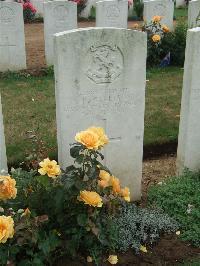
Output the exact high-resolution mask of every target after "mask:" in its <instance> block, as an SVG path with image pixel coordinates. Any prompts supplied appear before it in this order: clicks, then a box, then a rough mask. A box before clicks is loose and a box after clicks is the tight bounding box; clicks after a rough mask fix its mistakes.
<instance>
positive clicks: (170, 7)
mask: <svg viewBox="0 0 200 266" xmlns="http://www.w3.org/2000/svg"><path fill="white" fill-rule="evenodd" d="M154 16H161V17H162V19H161V23H162V24H165V25H166V26H168V27H169V28H170V30H173V18H174V2H173V1H171V0H152V1H145V2H144V13H143V17H144V20H145V21H146V22H147V23H149V22H151V20H152V18H153V17H154Z"/></svg>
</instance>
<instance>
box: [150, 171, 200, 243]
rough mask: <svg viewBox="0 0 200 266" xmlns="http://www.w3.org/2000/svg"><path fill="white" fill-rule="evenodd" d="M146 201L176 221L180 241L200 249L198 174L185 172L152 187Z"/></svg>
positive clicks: (199, 179) (199, 187) (199, 181)
mask: <svg viewBox="0 0 200 266" xmlns="http://www.w3.org/2000/svg"><path fill="white" fill-rule="evenodd" d="M148 199H149V203H150V204H151V205H153V206H156V207H158V208H161V209H163V210H164V212H165V213H167V214H168V215H169V216H171V217H173V218H174V219H175V220H177V222H178V223H179V224H180V231H181V234H180V238H181V239H183V240H185V241H191V243H192V244H193V245H195V246H198V247H200V173H191V172H188V171H187V172H185V173H184V174H183V175H182V176H180V177H172V178H170V179H168V180H167V181H163V184H162V185H157V186H152V187H151V188H150V190H149V194H148Z"/></svg>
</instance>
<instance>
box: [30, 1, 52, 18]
mask: <svg viewBox="0 0 200 266" xmlns="http://www.w3.org/2000/svg"><path fill="white" fill-rule="evenodd" d="M47 1H48V0H30V2H31V3H32V4H33V6H34V7H35V9H36V14H37V15H39V16H40V17H43V15H44V3H45V2H47Z"/></svg>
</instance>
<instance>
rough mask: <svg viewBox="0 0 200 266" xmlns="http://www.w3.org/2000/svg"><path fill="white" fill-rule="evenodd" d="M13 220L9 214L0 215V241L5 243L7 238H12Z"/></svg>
mask: <svg viewBox="0 0 200 266" xmlns="http://www.w3.org/2000/svg"><path fill="white" fill-rule="evenodd" d="M13 235H14V221H13V219H12V217H11V216H4V215H3V216H0V243H6V241H7V240H8V238H13Z"/></svg>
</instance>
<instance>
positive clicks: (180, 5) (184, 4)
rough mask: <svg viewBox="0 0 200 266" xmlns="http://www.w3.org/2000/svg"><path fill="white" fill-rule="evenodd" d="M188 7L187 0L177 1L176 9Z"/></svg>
mask: <svg viewBox="0 0 200 266" xmlns="http://www.w3.org/2000/svg"><path fill="white" fill-rule="evenodd" d="M184 6H186V1H185V0H176V7H177V8H181V7H184Z"/></svg>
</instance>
